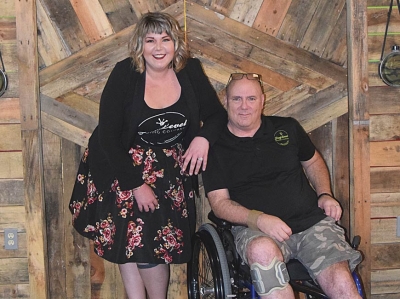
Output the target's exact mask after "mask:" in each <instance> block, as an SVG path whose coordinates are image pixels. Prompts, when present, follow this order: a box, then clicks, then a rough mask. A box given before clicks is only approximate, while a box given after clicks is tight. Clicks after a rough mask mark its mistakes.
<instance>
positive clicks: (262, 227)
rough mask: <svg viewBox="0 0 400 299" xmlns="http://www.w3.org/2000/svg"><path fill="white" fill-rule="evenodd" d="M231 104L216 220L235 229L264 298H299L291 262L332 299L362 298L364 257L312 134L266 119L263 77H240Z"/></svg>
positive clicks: (214, 191) (208, 174) (216, 172)
mask: <svg viewBox="0 0 400 299" xmlns="http://www.w3.org/2000/svg"><path fill="white" fill-rule="evenodd" d="M225 105H226V108H227V111H228V118H229V120H228V124H227V127H226V129H225V131H224V132H223V133H222V136H221V137H220V138H219V140H218V141H217V143H215V145H214V146H213V147H212V148H211V149H210V152H209V158H208V164H207V170H206V171H205V172H204V173H203V183H204V187H205V190H206V193H207V197H208V199H209V202H210V205H211V208H212V210H213V211H214V213H215V215H216V216H217V217H219V218H222V219H225V220H227V221H229V222H231V223H233V224H234V226H233V228H232V233H233V235H234V238H235V244H236V248H237V251H238V253H239V255H240V256H241V258H242V259H243V261H244V262H245V263H247V264H248V265H249V267H250V269H251V277H252V281H253V285H254V287H255V290H256V291H257V293H258V295H259V296H261V297H262V298H285V299H288V298H294V293H293V290H292V288H291V287H290V285H289V283H288V282H289V277H288V274H287V269H286V265H285V263H286V262H287V261H289V260H290V259H292V258H295V259H298V260H299V261H300V262H301V263H302V264H303V265H304V266H305V267H306V269H307V270H308V272H309V274H310V276H311V277H312V278H313V279H314V280H315V281H317V283H318V284H319V285H320V286H321V288H322V289H323V291H324V292H325V293H326V294H327V295H328V296H329V298H340V299H343V298H361V297H360V296H359V294H358V292H357V288H356V286H355V283H354V281H353V278H352V275H351V271H353V270H354V268H355V267H356V266H357V264H358V263H359V262H360V261H361V254H360V253H359V252H358V251H356V250H354V249H353V248H352V247H351V246H350V245H349V244H348V243H347V242H346V240H345V236H344V231H343V229H342V228H341V227H340V226H339V225H337V224H336V221H338V220H339V219H340V217H341V214H342V209H341V207H340V205H339V203H338V201H337V200H336V199H335V198H334V197H333V195H332V192H331V187H330V179H329V172H328V169H327V167H326V165H325V162H324V161H323V158H322V157H321V155H320V154H319V153H318V151H317V150H316V148H315V147H314V145H313V144H312V142H311V140H310V139H309V137H308V135H307V133H306V132H305V131H304V129H303V128H302V127H301V126H300V124H299V123H298V122H297V121H296V120H294V119H293V118H283V117H274V116H264V115H262V110H263V105H264V94H263V89H262V81H261V76H260V75H258V74H242V73H236V74H232V75H231V77H230V79H229V82H228V84H227V87H226V96H225Z"/></svg>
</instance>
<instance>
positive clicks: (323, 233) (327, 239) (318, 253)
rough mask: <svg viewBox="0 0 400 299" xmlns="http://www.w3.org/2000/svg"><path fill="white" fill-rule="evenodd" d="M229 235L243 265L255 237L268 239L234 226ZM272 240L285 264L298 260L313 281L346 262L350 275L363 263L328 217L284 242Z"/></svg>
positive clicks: (261, 234) (357, 252)
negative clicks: (322, 273) (231, 235)
mask: <svg viewBox="0 0 400 299" xmlns="http://www.w3.org/2000/svg"><path fill="white" fill-rule="evenodd" d="M232 234H233V236H234V237H235V244H236V249H237V251H238V253H239V255H240V256H241V258H242V259H243V261H244V262H245V263H246V264H248V262H247V257H246V248H247V245H248V244H249V242H250V241H251V240H253V239H254V238H257V237H262V236H263V237H270V236H268V235H267V234H264V233H263V232H261V231H256V230H252V229H249V228H247V227H245V226H234V227H233V228H232ZM272 239H273V238H272ZM273 240H274V241H275V243H276V244H277V245H278V247H279V248H280V250H281V252H282V254H283V257H284V261H285V262H288V261H289V260H290V259H293V258H295V259H297V260H299V261H300V262H301V263H302V264H303V265H304V266H305V267H306V268H307V270H308V272H309V273H310V276H311V277H312V278H313V279H314V280H315V279H316V277H317V276H318V274H320V273H321V271H323V270H324V269H326V268H328V267H329V266H331V265H333V264H336V263H339V262H342V261H346V260H347V261H348V262H349V267H350V270H351V271H353V270H354V269H355V267H356V266H357V265H358V264H359V263H360V262H361V259H362V257H361V254H360V252H359V251H357V250H354V249H353V248H352V247H351V246H350V245H349V243H348V242H347V241H346V239H345V236H344V230H343V229H342V228H341V227H340V226H339V225H337V224H336V223H335V220H334V219H333V218H331V217H326V218H325V219H323V220H321V221H320V222H318V223H317V224H315V225H314V226H312V227H310V228H309V229H307V230H305V231H302V232H300V233H297V234H293V235H291V236H290V238H289V239H288V240H286V241H284V242H278V241H277V240H275V239H273Z"/></svg>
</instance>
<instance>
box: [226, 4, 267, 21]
mask: <svg viewBox="0 0 400 299" xmlns="http://www.w3.org/2000/svg"><path fill="white" fill-rule="evenodd" d="M263 2H264V1H263V0H250V1H249V0H238V1H236V2H235V5H234V6H233V9H232V12H231V14H230V15H229V18H231V19H233V20H235V21H238V22H240V23H243V24H245V25H247V26H250V27H251V26H253V24H254V20H255V19H256V17H257V14H258V11H259V9H260V7H261V5H262V4H263Z"/></svg>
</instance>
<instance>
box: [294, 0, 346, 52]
mask: <svg viewBox="0 0 400 299" xmlns="http://www.w3.org/2000/svg"><path fill="white" fill-rule="evenodd" d="M345 4H346V1H345V0H330V1H320V2H319V4H318V7H317V9H316V11H315V13H314V15H313V18H312V20H311V22H310V24H309V26H308V27H307V31H306V32H305V34H304V36H303V39H302V41H301V43H300V48H302V49H306V50H308V51H311V52H312V53H314V54H315V55H317V56H320V57H321V56H322V54H323V51H324V49H325V46H326V43H327V41H328V39H329V36H330V35H331V32H332V30H333V28H334V27H335V26H339V27H342V28H344V27H345V24H346V23H345V22H344V23H342V24H338V23H337V21H338V20H342V21H344V19H340V18H339V16H340V14H341V12H342V10H343V8H344V7H345Z"/></svg>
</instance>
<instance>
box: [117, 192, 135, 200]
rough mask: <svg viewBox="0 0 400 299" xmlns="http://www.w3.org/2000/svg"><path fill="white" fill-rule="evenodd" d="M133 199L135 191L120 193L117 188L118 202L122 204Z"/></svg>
mask: <svg viewBox="0 0 400 299" xmlns="http://www.w3.org/2000/svg"><path fill="white" fill-rule="evenodd" d="M132 198H133V191H132V190H126V191H120V190H119V188H117V202H118V203H121V202H123V201H127V200H129V199H132Z"/></svg>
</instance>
